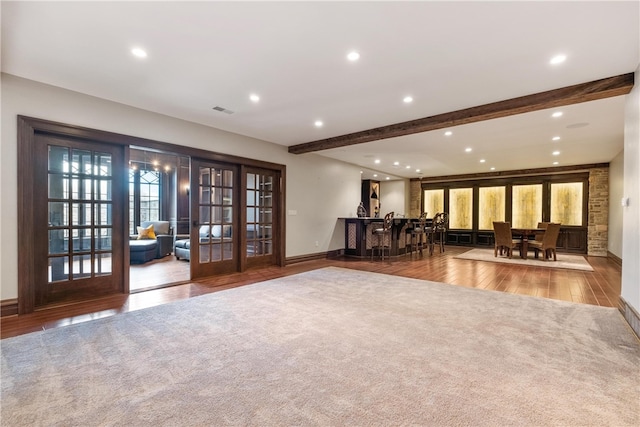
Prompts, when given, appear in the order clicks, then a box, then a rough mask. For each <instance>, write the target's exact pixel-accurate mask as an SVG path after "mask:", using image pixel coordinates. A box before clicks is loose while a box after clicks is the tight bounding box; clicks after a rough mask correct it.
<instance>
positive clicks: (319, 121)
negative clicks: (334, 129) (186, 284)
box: [313, 120, 324, 128]
mask: <svg viewBox="0 0 640 427" xmlns="http://www.w3.org/2000/svg"><path fill="white" fill-rule="evenodd" d="M313 124H314V125H315V127H317V128H321V127H322V126H323V125H324V123H322V120H316V121H315V122H314V123H313Z"/></svg>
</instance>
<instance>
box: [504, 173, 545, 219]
mask: <svg viewBox="0 0 640 427" xmlns="http://www.w3.org/2000/svg"><path fill="white" fill-rule="evenodd" d="M511 194H512V197H513V199H512V203H511V209H512V213H511V217H512V220H511V226H512V227H513V228H536V226H537V225H538V223H539V222H541V221H542V184H531V185H514V186H513V188H512V193H511Z"/></svg>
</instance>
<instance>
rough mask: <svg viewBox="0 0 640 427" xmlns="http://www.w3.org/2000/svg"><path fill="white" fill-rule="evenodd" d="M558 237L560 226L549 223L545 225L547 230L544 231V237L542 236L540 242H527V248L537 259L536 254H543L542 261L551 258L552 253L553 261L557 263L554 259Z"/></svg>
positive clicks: (555, 258)
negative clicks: (532, 251) (530, 249)
mask: <svg viewBox="0 0 640 427" xmlns="http://www.w3.org/2000/svg"><path fill="white" fill-rule="evenodd" d="M559 235H560V224H559V223H553V222H552V223H549V224H547V228H546V230H545V231H544V235H543V236H542V241H541V242H540V241H536V240H534V241H532V242H529V247H530V248H533V250H534V252H535V257H536V258H538V253H539V252H540V251H542V252H544V259H545V260H546V259H549V258H551V254H552V253H553V260H554V261H557V260H558V259H557V257H556V245H557V243H558V236H559Z"/></svg>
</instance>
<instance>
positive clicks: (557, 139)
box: [551, 136, 560, 141]
mask: <svg viewBox="0 0 640 427" xmlns="http://www.w3.org/2000/svg"><path fill="white" fill-rule="evenodd" d="M551 140H552V141H560V137H559V136H554V137H553V138H551Z"/></svg>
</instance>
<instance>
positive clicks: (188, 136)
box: [0, 74, 360, 300]
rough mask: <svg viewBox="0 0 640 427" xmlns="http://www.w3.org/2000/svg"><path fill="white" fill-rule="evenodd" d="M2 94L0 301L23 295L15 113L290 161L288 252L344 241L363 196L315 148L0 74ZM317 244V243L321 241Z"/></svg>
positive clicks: (350, 172)
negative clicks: (294, 150) (299, 150)
mask: <svg viewBox="0 0 640 427" xmlns="http://www.w3.org/2000/svg"><path fill="white" fill-rule="evenodd" d="M0 80H1V81H0V90H1V92H2V103H1V106H2V111H1V124H2V131H1V134H0V135H1V138H2V139H1V141H0V142H1V143H0V159H1V160H2V169H1V170H0V180H1V181H0V182H2V186H1V188H0V200H1V203H2V209H0V224H2V231H1V233H2V234H1V236H2V238H3V241H4V242H14V244H13V245H11V250H7V248H3V251H2V256H0V300H5V299H11V298H16V297H17V281H18V279H17V262H18V257H17V251H16V245H15V242H17V241H18V238H19V231H18V230H17V224H18V220H17V215H18V212H17V208H16V204H17V186H18V172H17V158H18V157H17V156H18V150H17V116H18V115H24V116H29V117H35V118H39V119H45V120H52V121H56V122H61V123H67V124H71V125H78V126H83V127H88V128H93V129H99V130H104V131H109V132H115V133H121V134H125V135H131V136H136V137H141V138H148V139H152V140H157V141H162V142H168V143H172V144H178V145H184V146H189V147H194V148H200V149H204V150H209V151H214V152H218V153H224V154H231V155H236V156H242V157H247V158H252V159H258V160H264V161H268V162H273V163H279V164H284V165H286V166H287V172H286V173H287V182H286V188H287V192H286V200H287V206H286V209H287V212H289V211H291V210H297V215H287V224H286V227H287V229H286V235H287V241H286V245H287V251H286V256H287V257H292V256H297V255H306V254H312V253H317V252H324V251H328V250H334V249H341V248H343V247H344V228H343V227H344V224H342V223H341V222H340V221H338V220H337V218H338V217H345V216H352V215H355V209H356V207H357V206H358V203H359V201H360V169H359V168H356V167H354V166H352V165H349V164H347V163H342V162H339V161H335V160H331V159H328V158H325V157H322V156H319V155H316V154H302V155H294V154H289V153H288V152H287V148H286V147H284V146H281V145H277V144H271V143H268V142H264V141H260V140H257V139H253V138H249V137H244V136H241V135H236V134H232V133H229V132H225V131H222V130H219V129H215V128H211V127H207V126H203V125H199V124H195V123H192V122H187V121H184V120H180V119H176V118H172V117H168V116H164V115H161V114H157V113H152V112H149V111H145V110H140V109H137V108H133V107H129V106H127V105H123V104H118V103H115V102H111V101H107V100H104V99H100V98H95V97H92V96H88V95H84V94H81V93H77V92H72V91H68V90H65V89H61V88H57V87H54V86H49V85H45V84H41V83H38V82H34V81H31V80H25V79H22V78H19V77H15V76H12V75H7V74H2V75H1V77H0ZM316 242H318V245H317V246H316Z"/></svg>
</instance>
